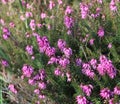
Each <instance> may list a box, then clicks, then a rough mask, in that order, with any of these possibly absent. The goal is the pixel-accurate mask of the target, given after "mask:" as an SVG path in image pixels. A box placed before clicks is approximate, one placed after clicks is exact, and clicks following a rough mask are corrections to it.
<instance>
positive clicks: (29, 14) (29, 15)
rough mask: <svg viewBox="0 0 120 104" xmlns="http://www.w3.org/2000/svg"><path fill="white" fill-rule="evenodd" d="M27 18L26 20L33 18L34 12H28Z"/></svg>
mask: <svg viewBox="0 0 120 104" xmlns="http://www.w3.org/2000/svg"><path fill="white" fill-rule="evenodd" d="M25 16H26V18H30V17H33V14H32V12H26V13H25Z"/></svg>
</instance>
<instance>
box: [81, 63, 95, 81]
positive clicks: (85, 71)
mask: <svg viewBox="0 0 120 104" xmlns="http://www.w3.org/2000/svg"><path fill="white" fill-rule="evenodd" d="M82 73H83V74H85V75H86V76H88V77H90V78H92V79H93V78H94V76H95V73H94V71H93V70H92V69H91V67H90V65H89V64H88V63H83V65H82Z"/></svg>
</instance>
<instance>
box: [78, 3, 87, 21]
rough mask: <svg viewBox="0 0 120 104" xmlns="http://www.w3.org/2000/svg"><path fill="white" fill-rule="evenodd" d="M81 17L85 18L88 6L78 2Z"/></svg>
mask: <svg viewBox="0 0 120 104" xmlns="http://www.w3.org/2000/svg"><path fill="white" fill-rule="evenodd" d="M80 10H81V17H82V19H86V18H87V16H88V13H89V6H88V5H87V4H84V3H80Z"/></svg>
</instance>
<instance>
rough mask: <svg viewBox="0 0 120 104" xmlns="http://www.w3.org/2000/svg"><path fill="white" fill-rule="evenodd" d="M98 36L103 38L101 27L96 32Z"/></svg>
mask: <svg viewBox="0 0 120 104" xmlns="http://www.w3.org/2000/svg"><path fill="white" fill-rule="evenodd" d="M97 34H98V36H99V37H103V36H104V29H103V27H99V30H98V33H97Z"/></svg>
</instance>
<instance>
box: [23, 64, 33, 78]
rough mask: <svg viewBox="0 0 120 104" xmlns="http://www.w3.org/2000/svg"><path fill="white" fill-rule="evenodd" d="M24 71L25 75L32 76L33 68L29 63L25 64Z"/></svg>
mask: <svg viewBox="0 0 120 104" xmlns="http://www.w3.org/2000/svg"><path fill="white" fill-rule="evenodd" d="M22 73H23V75H24V76H25V77H28V78H29V77H31V75H32V73H33V68H32V67H31V66H29V65H24V66H23V67H22Z"/></svg>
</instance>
